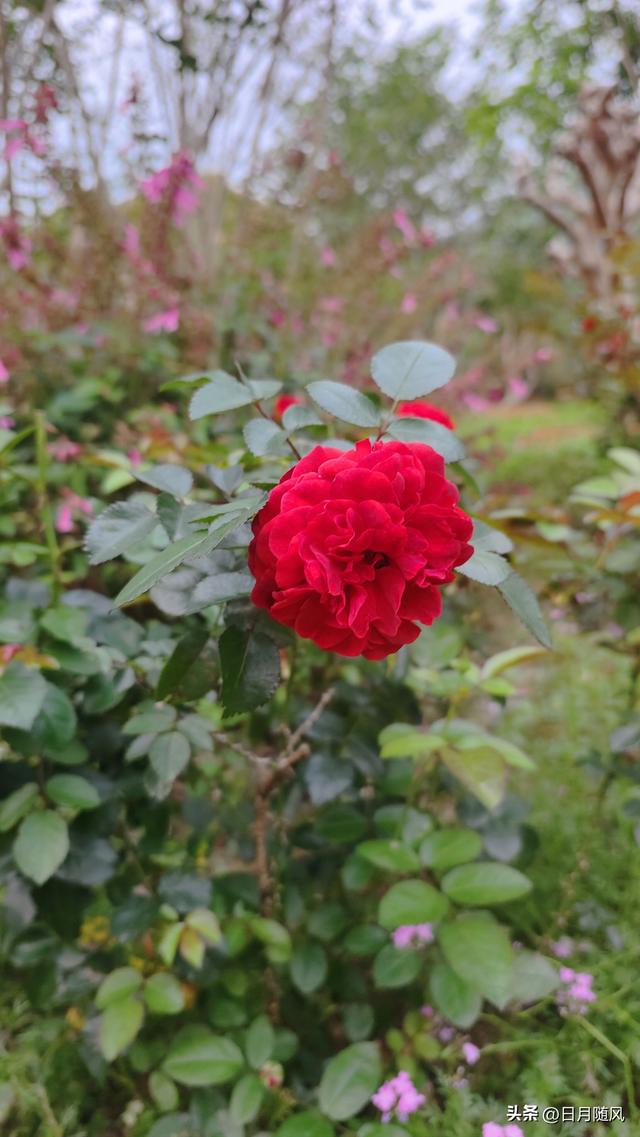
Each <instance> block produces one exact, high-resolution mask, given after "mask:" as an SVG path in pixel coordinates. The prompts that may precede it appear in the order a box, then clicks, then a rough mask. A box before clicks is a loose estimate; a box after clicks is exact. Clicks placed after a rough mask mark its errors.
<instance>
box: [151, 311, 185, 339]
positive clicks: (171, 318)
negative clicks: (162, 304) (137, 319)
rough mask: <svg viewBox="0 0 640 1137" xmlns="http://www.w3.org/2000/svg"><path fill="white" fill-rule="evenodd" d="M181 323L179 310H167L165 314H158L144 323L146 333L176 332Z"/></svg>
mask: <svg viewBox="0 0 640 1137" xmlns="http://www.w3.org/2000/svg"><path fill="white" fill-rule="evenodd" d="M179 323H180V312H179V309H178V308H166V309H165V310H164V312H156V313H155V315H154V316H149V317H148V319H146V320H144V321H143V323H142V330H143V331H145V332H154V333H155V332H176V331H177V330H178V324H179Z"/></svg>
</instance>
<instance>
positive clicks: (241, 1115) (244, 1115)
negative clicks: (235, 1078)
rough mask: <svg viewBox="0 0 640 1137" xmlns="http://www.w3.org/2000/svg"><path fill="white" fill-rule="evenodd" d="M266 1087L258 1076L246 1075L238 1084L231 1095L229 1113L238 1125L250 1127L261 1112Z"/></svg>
mask: <svg viewBox="0 0 640 1137" xmlns="http://www.w3.org/2000/svg"><path fill="white" fill-rule="evenodd" d="M264 1095H265V1087H264V1086H263V1084H262V1082H261V1081H260V1079H259V1077H258V1075H257V1074H245V1075H244V1077H242V1078H241V1079H240V1081H239V1082H236V1084H235V1086H234V1087H233V1093H232V1094H231V1101H230V1103H229V1113H230V1115H231V1120H232V1121H235V1123H236V1125H248V1124H249V1122H250V1121H254V1120H255V1118H256V1117H257V1116H258V1114H259V1112H260V1106H261V1105H262V1101H263V1099H264Z"/></svg>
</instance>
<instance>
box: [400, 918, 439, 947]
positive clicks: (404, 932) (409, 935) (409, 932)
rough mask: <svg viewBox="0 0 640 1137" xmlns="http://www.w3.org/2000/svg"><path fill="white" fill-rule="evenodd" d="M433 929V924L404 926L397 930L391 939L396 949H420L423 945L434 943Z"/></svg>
mask: <svg viewBox="0 0 640 1137" xmlns="http://www.w3.org/2000/svg"><path fill="white" fill-rule="evenodd" d="M433 938H434V937H433V928H432V926H431V924H402V925H401V927H399V928H396V930H395V932H393V934H392V936H391V939H392V941H393V945H394V947H397V948H409V947H420V945H421V944H431V943H433Z"/></svg>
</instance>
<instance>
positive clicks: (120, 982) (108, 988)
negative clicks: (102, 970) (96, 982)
mask: <svg viewBox="0 0 640 1137" xmlns="http://www.w3.org/2000/svg"><path fill="white" fill-rule="evenodd" d="M141 986H142V976H141V974H140V972H139V971H136V969H135V967H117V968H116V970H115V971H112V972H111V973H110V974H109V975H107V977H106V979H103V980H102V983H101V984H100V986H99V987H98V991H97V994H96V1007H97V1008H98V1010H99V1011H105V1010H106V1009H107V1007H110V1006H111V1005H112V1003H118V1002H120V1000H121V999H128V998H129V996H130V995H133V994H135V992H136V991H139V990H140V987H141Z"/></svg>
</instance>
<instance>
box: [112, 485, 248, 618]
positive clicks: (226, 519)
mask: <svg viewBox="0 0 640 1137" xmlns="http://www.w3.org/2000/svg"><path fill="white" fill-rule="evenodd" d="M254 507H255V503H254V502H252V503H251V506H240V505H239V504H238V509H237V512H236V511H234V513H233V514H231V515H228V514H225V515H223V516H222V517H220V518H218V519H217V520H216V521H214V522H213V524H212V525H211V526H210V527H209V530H208V532H206V533H203V532H200V533H191V534H189V535H188V536H187V537H182V538H181V539H180V540H179V541H174V543H173V544H172V545H169V547H168V548H167V549H164V550H163V551H162V552H161V553H158V555H157V556H156V557H153V558H152V559H151V560H150V561H148V562H147V564H146V565H145V566H144V567H143V568H141V569H140V572H137V573H136V575H135V576H134V577H133V579H132V580H130V581H129V583H128V584H126V585H125V587H124V588H123V589H122V590H121V591H120V592H119V593H118V595H117V596H116V598H115V600H114V602H113V603H114V605H115V607H117V608H120V607H122V605H123V604H129V603H130V601H132V600H136V599H137V597H138V596H142V594H143V593H144V592H148V591H149V589H150V588H152V587H153V585H154V584H157V583H158V581H159V580H162V579H163V578H164V577H165V576H168V575H169V573H171V572H173V570H174V569H176V568H177V567H178V565H181V564H182V562H183V561H184V560H186V558H187V557H200V556H206V555H207V554H208V553H211V552H213V550H214V549H215V548H216V547H217V546H218V545H219V544H220V543H221V542H222V541H223V540H224V538H225V537H226V536H227V534H228V533H231V531H232V530H233V529H236V528H237V526H238V525H240V524H241V523H242V522H243V521H246V520H247V518H248V517H250V516H251V514H252V512H253V510H254Z"/></svg>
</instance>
